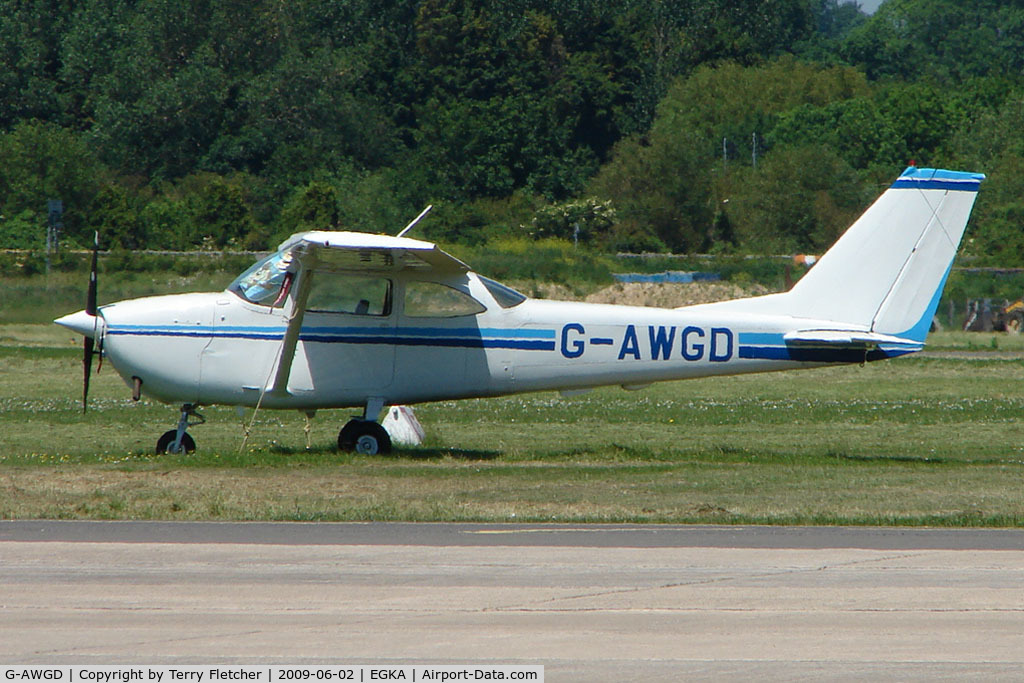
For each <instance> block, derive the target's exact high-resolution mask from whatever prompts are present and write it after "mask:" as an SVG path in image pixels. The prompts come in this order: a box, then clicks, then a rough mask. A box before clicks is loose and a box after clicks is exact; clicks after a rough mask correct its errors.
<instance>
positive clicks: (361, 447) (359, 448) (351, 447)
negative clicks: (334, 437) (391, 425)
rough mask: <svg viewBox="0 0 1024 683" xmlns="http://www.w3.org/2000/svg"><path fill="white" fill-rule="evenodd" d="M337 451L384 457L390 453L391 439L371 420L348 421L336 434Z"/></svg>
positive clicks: (384, 430)
mask: <svg viewBox="0 0 1024 683" xmlns="http://www.w3.org/2000/svg"><path fill="white" fill-rule="evenodd" d="M338 450H341V451H354V452H356V453H362V454H363V455H386V454H387V453H390V452H391V437H390V436H388V432H387V430H386V429H384V428H383V427H381V426H380V425H379V424H377V423H376V422H373V421H372V420H350V421H349V423H348V424H346V425H345V426H344V427H342V428H341V431H340V432H338Z"/></svg>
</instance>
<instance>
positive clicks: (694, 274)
mask: <svg viewBox="0 0 1024 683" xmlns="http://www.w3.org/2000/svg"><path fill="white" fill-rule="evenodd" d="M612 277H613V278H615V279H616V280H617V281H619V282H656V283H660V282H672V283H675V284H686V283H689V282H713V281H715V280H721V279H722V276H721V275H719V274H718V273H706V272H701V271H699V270H669V271H665V272H664V273H612Z"/></svg>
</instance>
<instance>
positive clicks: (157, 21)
mask: <svg viewBox="0 0 1024 683" xmlns="http://www.w3.org/2000/svg"><path fill="white" fill-rule="evenodd" d="M1022 69H1024V2H1020V1H1016V2H998V1H996V0H979V1H977V2H973V3H962V2H958V1H956V0H888V1H887V2H885V3H884V4H883V5H882V6H881V8H880V9H879V10H878V12H876V13H875V14H874V15H873V16H871V17H868V16H866V15H864V14H863V13H862V12H860V11H859V9H858V7H857V6H856V4H852V3H847V2H841V1H840V0H739V1H737V0H729V1H726V0H482V1H480V0H477V1H475V2H473V1H471V0H292V1H290V2H287V3H280V2H268V1H266V0H248V1H246V2H241V1H239V0H184V1H179V0H174V1H172V0H81V1H74V0H0V246H7V247H38V246H40V245H41V244H42V239H43V238H42V234H43V226H44V225H45V213H46V200H47V199H48V198H57V197H59V198H61V199H63V200H64V204H65V207H66V213H65V218H64V222H65V236H66V239H67V240H69V241H71V242H76V241H77V242H79V243H85V242H87V239H86V235H88V234H90V233H91V231H92V230H94V229H99V230H101V232H102V234H103V239H104V242H105V244H108V245H111V246H117V247H124V248H137V247H143V246H145V247H152V248H196V247H210V248H219V247H225V246H238V247H251V248H263V247H267V246H269V245H271V244H273V243H274V242H275V240H277V239H279V238H282V237H283V236H286V235H287V234H290V233H291V232H294V231H298V230H303V229H310V228H326V227H339V228H347V229H359V230H371V231H384V232H392V233H393V232H395V231H396V230H397V229H398V228H400V227H401V226H402V225H404V223H405V222H406V221H407V220H408V219H409V218H410V217H411V216H414V215H415V214H416V213H417V212H418V211H419V210H420V209H421V208H422V206H424V205H426V204H427V203H434V204H435V205H437V206H438V209H437V210H436V212H435V217H433V218H432V219H431V220H430V221H429V222H428V223H427V224H426V225H425V226H424V228H423V233H422V234H426V235H427V236H429V237H431V238H434V239H441V240H447V241H463V242H472V243H479V242H482V241H485V240H487V239H489V238H492V237H495V236H508V235H524V236H525V235H533V236H538V237H540V236H556V237H572V236H573V235H576V236H578V237H580V238H581V239H583V240H584V241H586V242H588V243H591V244H594V245H596V246H598V247H601V248H607V249H632V250H638V249H643V250H670V251H691V252H692V251H709V250H737V251H765V250H777V251H796V250H817V249H821V248H823V247H824V246H826V245H827V244H828V243H829V242H830V241H831V240H832V239H833V238H834V237H835V235H836V233H837V231H839V230H840V229H841V228H842V227H845V225H846V224H848V222H849V220H850V219H851V218H852V217H853V216H854V215H855V214H856V213H858V212H859V211H860V210H861V209H862V208H863V207H864V205H865V204H866V203H867V202H869V201H870V200H871V198H872V197H873V196H874V195H875V194H877V193H878V191H879V190H880V189H881V187H884V185H885V184H886V183H888V182H890V181H891V179H892V177H893V176H894V175H895V174H896V173H898V172H899V171H900V170H902V168H903V166H904V165H906V163H907V162H908V160H910V159H914V160H916V161H917V162H919V163H921V164H935V165H944V166H950V167H964V168H966V169H968V170H980V171H984V172H986V173H988V174H989V176H990V182H989V183H987V184H986V185H985V186H984V187H985V192H984V195H983V199H982V200H981V201H979V206H978V211H977V217H976V219H975V221H974V223H973V225H972V228H971V229H972V233H971V234H972V238H971V241H970V242H969V243H968V246H967V248H968V251H970V252H971V253H972V254H974V255H977V256H980V257H985V258H988V259H990V260H993V261H998V262H999V263H1002V264H1006V265H1009V264H1011V263H1017V262H1018V261H1020V260H1021V256H1020V254H1021V250H1020V249H1018V248H1017V247H1018V246H1021V245H1024V237H1021V235H1020V233H1021V229H1020V228H1021V220H1022V219H1024V202H1022V200H1020V197H1021V196H1022V193H1021V191H1020V190H1021V188H1020V187H1019V186H1020V185H1022V184H1024V181H1022V180H1021V173H1020V172H1021V171H1022V170H1024V136H1022V134H1021V130H1022V123H1024V121H1022V118H1024V79H1022Z"/></svg>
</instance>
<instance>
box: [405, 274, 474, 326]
mask: <svg viewBox="0 0 1024 683" xmlns="http://www.w3.org/2000/svg"><path fill="white" fill-rule="evenodd" d="M404 310H405V315H406V317H409V318H457V317H459V316H463V315H476V314H477V313H483V312H484V311H486V310H487V307H486V306H484V305H483V304H482V303H480V302H479V301H477V300H476V299H474V298H473V297H471V296H470V295H469V294H466V293H465V292H461V291H459V290H457V289H453V288H452V287H449V286H447V285H442V284H440V283H437V282H418V281H417V282H410V283H408V284H407V285H406V286H405V309H404Z"/></svg>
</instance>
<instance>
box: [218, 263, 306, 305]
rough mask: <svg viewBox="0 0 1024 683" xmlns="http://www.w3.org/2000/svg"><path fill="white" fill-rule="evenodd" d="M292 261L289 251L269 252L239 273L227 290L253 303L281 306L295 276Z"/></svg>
mask: <svg viewBox="0 0 1024 683" xmlns="http://www.w3.org/2000/svg"><path fill="white" fill-rule="evenodd" d="M292 262H293V258H292V253H291V252H290V251H279V252H277V253H274V254H271V255H270V256H268V257H266V258H265V259H263V260H262V261H257V262H256V263H255V264H254V265H253V266H252V267H251V268H249V270H247V271H245V272H244V273H242V274H241V275H239V276H238V278H237V279H236V280H235V281H234V282H232V283H231V284H230V285H229V286H228V291H231V292H234V293H235V294H237V295H238V296H240V297H242V298H243V299H245V300H246V301H249V302H252V303H254V304H260V305H262V306H281V305H282V304H283V303H284V300H285V298H286V297H287V296H288V290H289V288H290V287H291V284H292V279H293V278H294V277H295V273H294V269H292Z"/></svg>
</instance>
